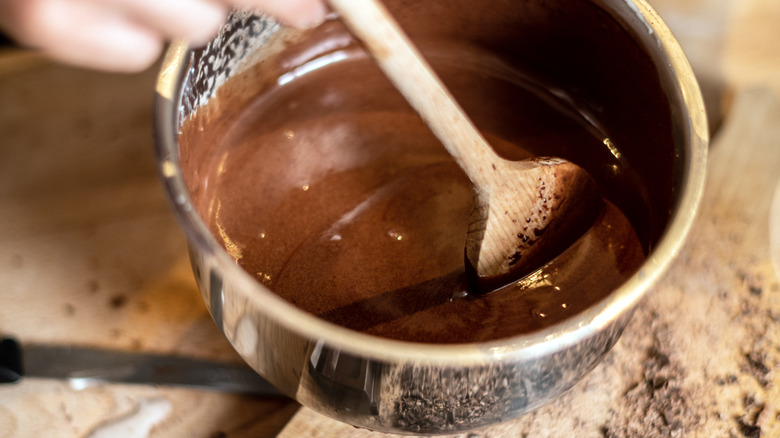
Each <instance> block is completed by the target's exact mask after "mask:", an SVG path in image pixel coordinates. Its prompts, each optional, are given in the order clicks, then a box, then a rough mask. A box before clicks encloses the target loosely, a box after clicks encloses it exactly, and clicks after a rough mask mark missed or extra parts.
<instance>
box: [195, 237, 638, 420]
mask: <svg viewBox="0 0 780 438" xmlns="http://www.w3.org/2000/svg"><path fill="white" fill-rule="evenodd" d="M192 260H194V261H195V262H194V265H195V272H200V274H201V278H200V281H199V285H200V288H201V291H202V292H203V295H204V298H205V300H206V302H207V303H209V308H210V311H211V313H212V316H213V317H214V320H215V321H216V322H217V323H218V324H220V323H221V328H222V330H223V332H224V333H225V336H226V337H227V338H228V339H229V340H230V342H231V344H232V345H233V346H234V347H235V348H236V350H237V351H238V353H239V354H240V355H241V356H242V357H243V358H244V359H245V360H246V361H247V362H248V363H249V364H251V365H252V366H253V367H254V368H255V369H256V370H257V371H258V373H260V374H261V375H263V376H264V377H265V378H266V379H268V380H269V381H270V382H272V383H273V384H274V385H275V386H277V387H278V388H279V389H280V390H282V391H283V392H285V393H286V394H288V395H290V396H291V397H294V398H295V399H296V400H298V401H299V402H300V403H301V404H303V405H305V406H308V407H311V408H313V409H315V410H317V411H319V412H320V413H323V414H325V415H328V416H330V417H332V418H336V419H338V420H341V421H344V422H347V423H350V424H353V425H356V426H360V427H366V428H369V429H372V430H378V431H386V432H396V433H397V432H407V433H408V432H413V433H425V434H436V433H445V432H460V431H467V430H471V429H474V428H478V427H482V426H486V425H490V424H495V423H498V422H500V421H502V420H506V419H509V418H513V417H515V416H518V415H521V414H523V413H527V412H530V411H531V410H533V409H535V408H537V407H539V406H542V405H544V404H546V403H548V402H550V401H551V400H553V399H555V398H556V397H558V396H559V395H561V394H562V393H563V392H565V391H566V390H568V389H569V388H571V386H573V385H574V384H575V383H577V382H578V381H579V380H581V379H582V378H583V377H584V376H585V375H586V374H587V373H588V372H590V371H591V370H592V369H593V368H594V367H595V366H596V365H597V364H598V363H599V362H600V361H601V359H602V358H603V357H604V355H605V354H606V353H607V352H608V351H609V350H610V349H611V348H612V346H613V345H614V344H615V342H617V340H618V339H619V337H620V334H621V333H622V331H623V329H624V327H625V325H626V324H627V323H628V320H629V319H630V317H631V312H628V313H625V314H623V315H621V316H620V317H619V318H618V319H616V320H614V321H612V322H611V323H610V324H608V325H607V326H604V327H603V328H602V329H601V330H600V331H598V332H597V333H596V334H594V335H593V336H590V337H588V338H586V339H584V340H582V341H581V342H578V343H575V344H573V345H569V346H568V347H565V348H562V349H559V350H557V351H554V352H551V353H549V354H546V355H539V356H536V357H533V356H532V357H528V358H522V357H511V358H507V359H503V360H502V359H501V358H500V355H497V357H498V358H497V359H495V360H489V361H486V362H485V363H482V364H468V363H458V361H457V360H454V361H451V363H449V364H446V365H441V364H428V363H425V362H424V361H416V360H406V361H388V360H378V359H374V358H371V357H370V356H367V355H364V354H356V353H354V352H352V351H347V350H344V349H343V348H341V347H340V346H337V345H333V344H331V343H329V342H328V340H327V339H318V340H309V339H306V338H304V337H302V336H299V335H297V334H295V333H294V332H292V331H291V330H290V329H289V328H288V327H285V326H284V325H281V324H278V323H276V322H275V321H274V320H273V318H269V317H268V316H267V315H265V314H264V312H263V311H262V310H261V309H258V308H257V306H256V305H255V304H254V303H252V302H250V301H248V300H246V299H245V298H244V297H243V294H242V293H241V292H240V291H239V290H237V289H236V288H240V286H237V285H233V284H231V283H230V281H229V280H227V279H223V278H221V277H220V274H219V272H218V270H215V269H214V267H213V266H214V264H213V261H209V260H207V258H204V257H203V256H202V254H200V255H199V254H197V253H195V252H194V253H193V254H192ZM209 265H211V266H212V268H211V269H208V268H205V267H206V266H209Z"/></svg>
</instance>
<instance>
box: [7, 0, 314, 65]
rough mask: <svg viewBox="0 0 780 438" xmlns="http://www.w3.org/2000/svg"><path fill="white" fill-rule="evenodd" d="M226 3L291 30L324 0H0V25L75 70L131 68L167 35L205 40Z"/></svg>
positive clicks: (305, 23) (154, 54) (148, 60)
mask: <svg viewBox="0 0 780 438" xmlns="http://www.w3.org/2000/svg"><path fill="white" fill-rule="evenodd" d="M231 7H246V8H252V9H255V10H258V11H262V12H265V13H267V14H269V15H272V16H274V17H276V18H277V19H278V20H279V21H281V22H283V23H286V24H289V25H292V26H295V27H311V26H315V25H317V24H319V23H320V22H321V21H322V20H323V19H324V18H325V14H326V13H327V8H326V6H325V3H324V0H0V28H2V29H4V30H5V31H6V32H7V33H8V34H9V36H11V37H12V38H14V39H15V40H17V41H18V42H19V43H21V44H23V45H26V46H30V47H34V48H38V49H41V50H42V51H43V52H45V53H47V54H48V55H50V56H51V57H53V58H55V59H58V60H60V61H63V62H66V63H69V64H74V65H79V66H82V67H88V68H94V69H100V70H107V71H119V72H132V71H140V70H143V69H144V68H146V67H148V66H149V65H151V64H152V63H153V62H154V61H155V60H156V59H157V58H158V56H159V54H160V52H161V51H162V48H163V45H164V43H165V41H166V40H169V39H173V38H180V39H184V40H187V41H189V42H191V43H192V44H193V45H201V44H205V43H207V42H208V41H210V40H211V38H212V37H214V35H216V33H217V32H218V30H219V28H220V27H221V26H222V24H223V23H224V20H225V17H226V16H227V12H228V10H229V9H230V8H231Z"/></svg>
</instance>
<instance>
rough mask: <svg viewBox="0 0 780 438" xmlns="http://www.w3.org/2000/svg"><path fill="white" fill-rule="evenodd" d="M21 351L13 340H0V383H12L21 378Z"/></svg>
mask: <svg viewBox="0 0 780 438" xmlns="http://www.w3.org/2000/svg"><path fill="white" fill-rule="evenodd" d="M22 371H23V370H22V349H21V348H20V347H19V343H18V342H16V340H15V339H13V338H2V340H0V383H14V382H18V381H19V380H20V379H21V378H22V374H23V372H22Z"/></svg>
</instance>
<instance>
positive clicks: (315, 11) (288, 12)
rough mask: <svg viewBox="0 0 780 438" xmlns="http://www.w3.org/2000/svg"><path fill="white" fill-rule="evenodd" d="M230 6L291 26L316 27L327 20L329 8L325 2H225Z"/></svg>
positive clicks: (305, 0)
mask: <svg viewBox="0 0 780 438" xmlns="http://www.w3.org/2000/svg"><path fill="white" fill-rule="evenodd" d="M223 1H226V2H227V3H228V4H230V5H232V6H235V7H240V8H250V9H254V10H257V11H261V12H264V13H266V14H268V15H271V16H273V17H275V18H276V19H278V20H279V21H281V22H282V23H285V24H287V25H290V26H294V27H299V28H310V27H315V26H317V25H319V24H320V23H322V22H323V21H324V20H325V16H326V15H327V14H328V7H327V6H326V4H325V1H324V0H223Z"/></svg>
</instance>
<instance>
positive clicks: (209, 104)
mask: <svg viewBox="0 0 780 438" xmlns="http://www.w3.org/2000/svg"><path fill="white" fill-rule="evenodd" d="M386 3H387V4H388V7H389V8H390V9H391V10H392V11H393V12H394V13H396V15H397V16H398V18H399V20H400V21H401V24H402V25H405V27H406V28H407V30H408V32H409V33H410V35H411V36H412V38H415V37H416V36H417V35H420V34H426V35H428V36H430V34H431V33H432V32H436V31H437V30H440V29H447V30H446V32H448V33H447V38H456V39H461V40H472V39H473V40H474V43H475V44H483V45H486V44H494V45H495V47H502V48H504V49H505V50H508V51H511V52H512V53H513V54H514V55H515V56H516V58H515V59H521V60H523V62H524V63H525V66H526V67H527V68H528V69H530V70H532V71H533V73H534V75H536V76H537V77H541V78H544V79H545V81H547V83H549V84H551V86H554V87H558V88H559V89H562V90H567V91H568V92H571V93H573V94H575V95H577V96H580V97H581V98H582V99H583V100H585V101H587V102H589V108H590V109H591V110H592V111H593V113H594V114H598V116H599V118H600V122H602V123H605V124H607V125H609V126H611V127H612V130H613V131H614V135H615V138H617V139H618V140H619V141H620V143H621V144H622V145H623V146H622V147H623V149H622V150H621V153H622V154H623V155H624V156H625V157H624V158H626V159H628V160H630V161H631V162H633V163H635V165H636V170H637V178H638V180H639V182H640V183H641V185H642V186H643V187H645V188H646V190H645V191H644V192H643V193H642V196H641V198H642V199H641V200H636V202H641V203H643V205H646V206H647V208H646V209H645V210H641V209H637V210H636V211H640V210H641V211H643V213H641V214H636V215H635V216H636V217H633V218H631V219H632V221H635V222H636V223H638V224H640V228H642V235H643V236H646V238H647V242H648V244H647V248H648V249H647V251H648V256H647V258H646V261H645V262H644V263H643V264H642V265H641V266H640V267H639V269H638V270H636V272H635V273H634V274H633V275H632V276H631V277H630V278H629V279H628V280H627V281H625V282H624V283H623V284H622V285H620V286H619V287H617V288H615V289H614V290H613V291H612V292H611V293H610V294H609V295H608V296H607V297H606V298H604V299H602V300H600V301H598V302H595V303H593V304H592V305H591V306H590V307H588V308H587V309H585V310H584V311H582V312H580V313H578V314H576V315H572V316H571V317H569V318H568V319H564V320H562V321H560V322H558V323H555V324H553V325H550V326H547V327H543V328H541V329H539V330H537V331H533V332H531V333H525V334H518V335H517V336H513V337H509V338H504V339H500V340H495V341H488V342H479V343H459V344H458V343H456V344H446V345H445V344H428V343H416V342H406V341H399V340H390V339H384V338H379V337H376V336H372V335H368V334H364V333H361V332H358V331H353V330H350V329H347V328H344V327H341V326H338V325H335V324H332V323H330V322H327V321H325V320H322V319H320V318H318V317H316V316H315V315H312V314H310V313H307V312H304V311H303V310H301V309H299V308H297V307H296V306H294V305H293V304H291V303H290V302H288V301H286V300H284V299H282V298H280V297H279V296H277V295H276V294H274V292H272V291H271V290H269V289H268V288H266V287H265V286H264V285H263V284H262V283H261V282H260V281H258V280H257V278H256V277H255V276H254V275H251V274H250V273H247V272H245V271H244V270H243V269H242V268H241V267H240V266H239V265H238V264H237V263H236V261H235V260H234V258H232V257H231V256H230V254H229V253H228V252H229V251H227V250H226V249H225V248H224V246H223V245H221V244H220V243H219V242H218V239H217V238H215V236H214V235H213V234H212V233H211V232H210V231H209V228H208V227H207V225H206V223H205V222H204V220H203V217H202V216H201V212H200V211H199V209H198V208H197V205H195V203H194V201H193V196H192V193H191V191H190V187H192V186H191V185H190V184H191V182H192V181H189V180H188V179H191V178H193V177H192V175H191V174H188V173H187V172H185V171H184V170H183V168H182V160H183V159H186V158H188V157H182V151H181V149H180V143H179V138H180V135H181V128H182V126H183V124H184V123H185V121H186V120H187V119H188V118H190V117H192V116H193V115H194V114H197V113H198V112H202V111H209V112H211V114H212V116H213V117H212V119H213V120H220V119H225V118H231V117H236V114H237V112H238V111H239V108H234V107H228V106H226V105H225V104H224V103H221V101H220V93H221V90H223V89H224V88H225V87H226V86H227V85H229V84H230V83H231V80H232V79H235V78H236V77H238V76H240V75H241V74H242V73H244V72H246V71H249V70H252V71H253V72H261V73H258V74H262V71H263V70H262V66H263V63H264V62H268V60H269V59H272V58H273V56H274V54H275V53H278V52H279V51H280V50H283V48H284V47H285V45H287V44H293V43H296V42H300V41H302V40H305V38H306V36H307V31H298V30H292V29H287V28H285V27H284V26H281V25H279V24H278V23H276V22H274V21H273V20H271V19H269V18H267V17H265V16H262V15H255V14H252V13H249V12H245V11H235V12H233V13H232V14H231V15H230V17H229V21H228V23H227V24H226V26H225V27H224V28H223V30H222V32H221V33H220V34H219V36H217V37H216V38H215V39H214V40H213V41H212V42H211V43H210V44H208V45H207V46H206V47H203V48H193V47H188V46H187V45H186V44H185V43H174V44H172V46H171V47H170V49H169V51H168V53H167V55H166V58H165V61H164V64H163V67H162V70H161V72H160V75H159V80H158V83H157V90H156V91H157V96H156V114H155V118H156V120H155V123H156V127H155V135H156V140H157V159H158V164H159V169H160V174H161V177H162V181H163V184H164V189H165V191H166V192H167V194H168V196H169V198H170V200H171V203H172V205H173V209H174V211H175V214H176V215H177V217H178V219H179V220H180V222H181V225H182V227H183V228H184V230H185V231H186V234H187V238H188V241H189V249H190V253H189V255H190V260H191V262H192V268H193V272H194V276H195V279H196V280H197V283H198V286H199V288H200V291H201V293H202V295H203V298H204V300H205V302H206V304H207V306H208V308H209V311H210V312H211V315H212V317H213V319H214V321H215V323H216V325H217V326H218V327H219V329H220V330H222V332H223V333H224V335H225V336H226V338H227V339H228V340H229V341H230V342H231V344H232V345H233V346H234V347H235V349H236V350H237V351H238V353H239V354H240V355H241V356H242V357H243V358H244V360H246V362H247V363H248V364H249V365H251V366H252V367H253V368H254V369H255V370H256V371H257V372H258V373H259V374H260V375H262V376H264V377H265V378H266V379H267V380H268V381H270V382H271V383H272V384H273V385H275V386H276V387H277V388H279V390H281V391H282V392H284V393H285V394H287V395H289V396H290V397H293V398H295V399H296V400H298V401H299V402H300V403H301V404H303V405H305V406H308V407H310V408H312V409H314V410H316V411H319V412H321V413H323V414H325V415H327V416H330V417H332V418H335V419H338V420H341V421H343V422H346V423H349V424H352V425H355V426H358V427H364V428H368V429H372V430H377V431H385V432H395V433H420V434H441V433H455V432H461V431H467V430H471V429H474V428H479V427H483V426H486V425H490V424H494V423H497V422H501V421H505V420H507V419H511V418H513V417H517V416H519V415H522V414H524V413H527V412H530V411H532V410H533V409H536V408H538V407H540V406H542V405H544V404H545V403H548V402H550V401H551V400H553V399H555V398H556V397H558V396H559V395H561V394H562V393H564V392H565V391H567V390H568V389H570V388H571V387H572V386H573V385H575V384H576V383H577V382H578V381H579V380H581V379H582V378H583V376H585V375H586V374H587V373H588V372H589V371H591V370H592V369H593V368H594V367H595V366H596V365H597V364H598V363H599V361H601V359H602V358H603V357H604V356H605V355H606V354H607V353H608V352H609V350H610V349H611V348H612V346H613V345H614V344H615V343H616V342H617V340H618V339H619V337H620V335H621V333H622V331H623V330H624V328H625V327H626V324H627V323H628V321H629V319H630V318H631V315H632V313H633V311H634V308H635V306H637V304H638V303H639V302H640V299H641V298H642V297H643V295H644V294H645V293H647V292H648V291H651V290H652V287H653V285H654V284H655V283H656V282H657V281H658V279H659V278H660V277H661V276H662V275H663V273H664V271H665V269H666V268H667V267H668V266H669V264H670V263H671V261H672V260H673V258H674V257H675V255H676V254H677V252H678V251H679V250H680V248H681V246H682V245H683V242H684V240H685V237H686V234H687V232H688V230H689V228H690V227H691V224H692V221H693V218H694V215H695V212H696V209H697V205H698V204H699V200H700V198H701V195H702V191H703V184H704V176H705V168H706V154H707V142H708V129H707V125H706V117H705V112H704V105H703V102H702V98H701V94H700V91H699V88H698V85H697V83H696V80H695V77H694V74H693V72H692V71H691V68H690V66H689V64H688V62H687V60H686V58H685V56H684V54H683V52H682V50H681V48H680V47H679V45H678V43H677V42H676V40H675V39H674V37H673V35H672V34H671V32H670V31H669V29H668V28H667V27H666V26H665V25H664V23H663V22H662V20H661V18H659V16H658V15H657V14H656V13H655V12H654V11H653V10H652V9H651V7H650V6H649V5H648V4H647V3H646V2H645V1H643V0H568V1H548V0H546V1H541V0H528V1H518V2H506V1H499V0H479V1H474V0H450V1H443V2H436V1H426V2H417V1H403V0H387V2H386ZM501 8H503V9H504V10H506V11H509V13H500V14H499V13H495V12H494V11H496V10H499V9H501ZM457 10H461V12H462V13H461V14H460V15H456V16H458V17H460V18H458V20H461V21H459V22H458V23H457V24H456V25H453V26H448V22H447V20H450V19H451V17H453V16H455V15H449V14H450V13H451V12H452V11H457ZM464 11H465V12H464ZM410 17H414V20H411V21H410ZM332 20H338V17H333V18H332ZM463 20H465V21H463ZM426 23H427V24H426ZM509 30H511V35H514V36H515V38H514V39H511V40H507V35H508V32H509ZM320 49H322V48H320ZM258 66H259V67H258ZM258 82H260V81H259V79H258ZM247 84H248V85H247V86H246V87H245V88H244V89H242V90H241V91H240V93H236V92H235V90H234V91H233V95H232V98H231V100H230V101H231V102H238V103H237V105H238V104H240V103H241V102H244V103H246V102H249V101H251V98H252V96H253V94H254V93H257V92H259V91H260V90H258V89H257V87H254V86H253V85H252V82H251V81H248V82H247ZM222 102H224V100H223V101H222ZM198 132H199V134H198V135H203V136H208V135H210V127H209V126H208V125H203V126H200V127H199V128H198ZM202 144H208V142H207V141H206V142H202ZM204 147H206V146H204ZM187 153H199V154H202V155H203V156H206V157H208V150H204V151H195V152H193V151H189V152H187ZM215 159H216V158H215ZM615 190H616V196H618V197H620V196H622V195H621V192H620V188H619V187H618V188H616V189H615ZM626 202H629V203H630V202H632V201H631V200H630V199H629V200H627V201H626Z"/></svg>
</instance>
